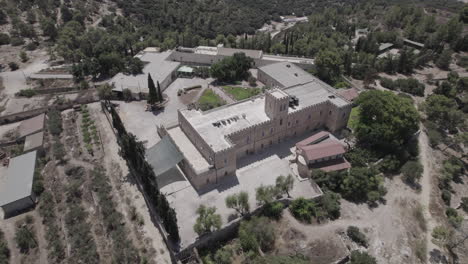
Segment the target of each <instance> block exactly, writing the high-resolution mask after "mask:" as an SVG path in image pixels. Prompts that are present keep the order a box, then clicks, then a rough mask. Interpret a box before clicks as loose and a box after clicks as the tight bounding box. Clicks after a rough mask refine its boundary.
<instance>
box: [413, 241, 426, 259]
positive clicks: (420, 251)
mask: <svg viewBox="0 0 468 264" xmlns="http://www.w3.org/2000/svg"><path fill="white" fill-rule="evenodd" d="M414 252H415V254H416V257H418V259H419V260H421V262H422V263H426V261H427V254H426V252H427V243H426V240H425V239H421V240H418V241H417V242H416V243H415V245H414Z"/></svg>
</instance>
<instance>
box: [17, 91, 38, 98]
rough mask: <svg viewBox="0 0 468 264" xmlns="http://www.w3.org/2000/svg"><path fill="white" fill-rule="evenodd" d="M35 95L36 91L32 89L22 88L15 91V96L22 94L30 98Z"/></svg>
mask: <svg viewBox="0 0 468 264" xmlns="http://www.w3.org/2000/svg"><path fill="white" fill-rule="evenodd" d="M35 95H37V91H36V90H34V89H23V90H20V91H19V92H17V93H16V96H23V97H27V98H31V97H33V96H35Z"/></svg>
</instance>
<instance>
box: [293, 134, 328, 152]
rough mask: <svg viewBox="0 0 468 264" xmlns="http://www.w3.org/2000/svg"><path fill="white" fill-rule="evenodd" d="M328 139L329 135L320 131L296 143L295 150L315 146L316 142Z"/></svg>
mask: <svg viewBox="0 0 468 264" xmlns="http://www.w3.org/2000/svg"><path fill="white" fill-rule="evenodd" d="M329 137H330V133H328V132H327V131H321V132H318V133H316V134H314V135H312V136H310V137H308V138H306V139H304V140H302V141H300V142H297V143H296V147H297V148H300V147H305V146H307V145H310V144H315V143H317V141H321V140H323V139H326V138H329Z"/></svg>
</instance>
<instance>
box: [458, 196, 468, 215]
mask: <svg viewBox="0 0 468 264" xmlns="http://www.w3.org/2000/svg"><path fill="white" fill-rule="evenodd" d="M460 207H461V208H462V209H463V211H465V212H466V213H468V197H462V198H461V203H460Z"/></svg>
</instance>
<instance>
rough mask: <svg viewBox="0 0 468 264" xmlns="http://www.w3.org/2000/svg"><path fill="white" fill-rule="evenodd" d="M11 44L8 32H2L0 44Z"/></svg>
mask: <svg viewBox="0 0 468 264" xmlns="http://www.w3.org/2000/svg"><path fill="white" fill-rule="evenodd" d="M8 44H10V36H9V35H8V34H6V33H0V46H1V45H8Z"/></svg>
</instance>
